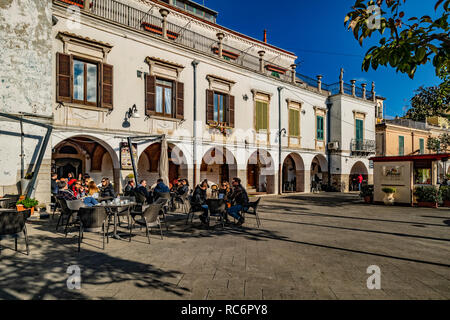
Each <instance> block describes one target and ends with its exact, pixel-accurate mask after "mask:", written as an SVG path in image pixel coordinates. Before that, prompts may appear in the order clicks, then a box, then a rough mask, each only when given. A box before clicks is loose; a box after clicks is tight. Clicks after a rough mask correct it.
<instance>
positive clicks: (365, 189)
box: [359, 184, 374, 203]
mask: <svg viewBox="0 0 450 320" xmlns="http://www.w3.org/2000/svg"><path fill="white" fill-rule="evenodd" d="M373 192H374V186H373V184H367V185H363V186H361V192H360V193H359V195H360V197H361V198H363V199H364V201H365V202H366V203H372V202H373Z"/></svg>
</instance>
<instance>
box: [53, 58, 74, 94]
mask: <svg viewBox="0 0 450 320" xmlns="http://www.w3.org/2000/svg"><path fill="white" fill-rule="evenodd" d="M72 87H73V86H72V57H71V56H70V55H68V54H63V53H57V54H56V101H58V102H71V101H72Z"/></svg>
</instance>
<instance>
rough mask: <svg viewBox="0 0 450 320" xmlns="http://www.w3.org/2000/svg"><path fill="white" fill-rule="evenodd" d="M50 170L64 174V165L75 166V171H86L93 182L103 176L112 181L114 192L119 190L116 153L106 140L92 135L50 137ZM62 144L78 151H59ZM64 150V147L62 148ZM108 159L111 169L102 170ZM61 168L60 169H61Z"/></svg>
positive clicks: (118, 166) (118, 164)
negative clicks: (74, 152)
mask: <svg viewBox="0 0 450 320" xmlns="http://www.w3.org/2000/svg"><path fill="white" fill-rule="evenodd" d="M52 143H53V149H52V171H54V172H57V173H58V174H59V175H65V174H66V171H67V170H66V169H65V167H68V168H70V167H71V166H72V167H75V166H76V164H77V163H79V166H78V168H76V171H77V172H76V173H77V174H78V173H87V174H89V175H90V176H91V178H92V179H93V180H94V181H95V182H97V183H98V182H99V181H100V180H101V179H102V178H103V177H108V178H110V179H111V181H113V185H114V189H115V191H116V192H119V190H120V163H119V158H118V156H117V153H116V152H115V151H114V149H113V147H111V146H110V145H109V144H108V143H107V142H105V141H104V140H102V139H101V138H99V137H96V136H93V135H71V136H67V137H55V138H54V139H52ZM64 146H71V147H73V148H75V149H76V150H77V151H78V154H63V153H59V150H61V149H62V148H63V147H64ZM62 150H64V149H62ZM105 157H108V159H106V162H107V163H108V161H110V163H111V167H112V168H111V169H108V170H107V171H105V170H103V163H104V162H105V159H104V158H105ZM61 168H62V169H61Z"/></svg>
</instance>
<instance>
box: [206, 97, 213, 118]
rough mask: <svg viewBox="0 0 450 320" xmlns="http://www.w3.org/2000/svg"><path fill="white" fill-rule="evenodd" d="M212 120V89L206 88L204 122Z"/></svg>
mask: <svg viewBox="0 0 450 320" xmlns="http://www.w3.org/2000/svg"><path fill="white" fill-rule="evenodd" d="M212 121H214V91H212V90H206V123H209V122H212Z"/></svg>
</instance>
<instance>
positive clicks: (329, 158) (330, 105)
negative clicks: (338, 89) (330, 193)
mask: <svg viewBox="0 0 450 320" xmlns="http://www.w3.org/2000/svg"><path fill="white" fill-rule="evenodd" d="M332 106H333V104H332V103H331V101H329V100H328V101H327V162H328V188H330V187H331V150H330V149H329V148H328V143H330V142H331V107H332ZM328 190H329V189H328Z"/></svg>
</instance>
